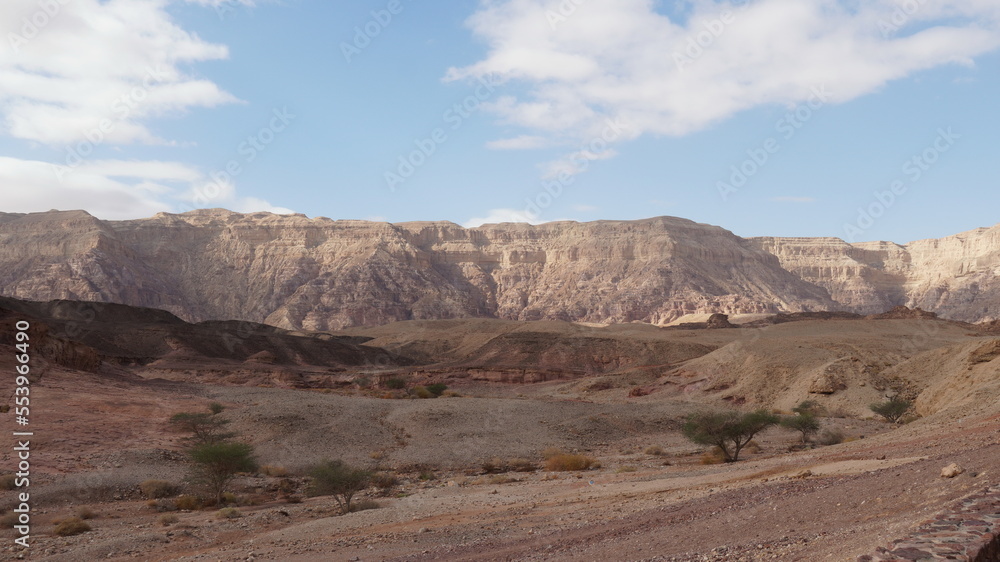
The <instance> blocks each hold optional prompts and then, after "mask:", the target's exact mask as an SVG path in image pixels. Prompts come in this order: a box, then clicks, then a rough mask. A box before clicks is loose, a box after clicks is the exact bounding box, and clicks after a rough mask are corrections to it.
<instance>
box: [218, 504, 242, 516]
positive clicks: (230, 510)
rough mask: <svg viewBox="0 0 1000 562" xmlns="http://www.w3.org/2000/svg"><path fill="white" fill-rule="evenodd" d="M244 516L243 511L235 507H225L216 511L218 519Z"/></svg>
mask: <svg viewBox="0 0 1000 562" xmlns="http://www.w3.org/2000/svg"><path fill="white" fill-rule="evenodd" d="M239 517H243V512H242V511H240V510H238V509H236V508H235V507H224V508H222V509H220V510H219V511H216V512H215V518H216V519H237V518H239Z"/></svg>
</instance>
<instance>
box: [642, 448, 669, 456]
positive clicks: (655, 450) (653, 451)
mask: <svg viewBox="0 0 1000 562" xmlns="http://www.w3.org/2000/svg"><path fill="white" fill-rule="evenodd" d="M643 452H644V453H646V454H647V455H652V456H654V457H661V456H663V454H664V453H663V447H660V446H659V445H652V446H649V447H646V450H645V451H643Z"/></svg>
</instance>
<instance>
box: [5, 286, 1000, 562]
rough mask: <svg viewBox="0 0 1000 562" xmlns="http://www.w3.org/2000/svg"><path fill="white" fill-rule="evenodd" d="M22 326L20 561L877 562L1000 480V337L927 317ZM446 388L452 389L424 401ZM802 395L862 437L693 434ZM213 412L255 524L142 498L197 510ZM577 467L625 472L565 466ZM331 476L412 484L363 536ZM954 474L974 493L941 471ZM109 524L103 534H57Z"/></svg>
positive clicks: (119, 314) (39, 306) (36, 309)
mask: <svg viewBox="0 0 1000 562" xmlns="http://www.w3.org/2000/svg"><path fill="white" fill-rule="evenodd" d="M0 309H2V312H0V369H2V371H3V372H7V373H13V371H14V367H15V365H16V362H15V356H16V354H17V353H18V352H17V351H16V350H15V349H14V347H12V345H13V343H14V341H13V338H12V334H13V332H14V326H15V323H16V322H17V321H18V320H28V321H30V322H31V324H32V328H31V331H30V334H31V337H32V340H31V341H32V345H33V346H34V347H32V348H31V349H32V354H33V355H32V362H31V365H32V372H33V373H34V374H33V377H34V379H33V380H32V384H31V400H32V402H31V403H32V418H31V424H32V425H31V429H32V430H33V431H34V432H35V436H33V437H32V438H31V450H32V458H31V461H32V462H31V486H30V492H31V501H32V513H31V547H30V548H28V549H26V550H25V549H23V548H21V547H19V546H16V545H15V544H14V543H13V540H14V538H15V537H16V534H15V532H14V531H13V530H12V529H5V530H4V531H3V534H4V537H5V544H4V545H3V546H2V547H0V559H3V560H14V559H28V560H51V561H60V560H64V561H79V560H206V561H207V560H213V561H214V560H227V561H228V560H288V561H311V560H344V561H350V560H360V561H374V560H399V561H418V560H419V561H422V560H595V561H597V560H622V561H626V560H627V561H640V560H649V561H652V560H678V561H680V560H684V561H688V560H690V561H694V560H720V561H722V560H726V561H729V560H735V561H739V560H802V561H812V560H855V559H856V557H857V556H859V555H863V554H866V553H871V552H873V551H874V550H875V549H877V548H879V547H885V546H888V545H890V543H892V541H893V540H895V539H899V538H901V537H904V536H906V535H908V534H909V533H911V532H912V531H913V530H914V529H915V528H917V527H918V526H919V525H920V524H921V523H923V522H925V521H927V520H928V519H930V518H932V517H933V516H935V515H937V514H940V513H945V512H948V511H949V510H952V509H954V506H955V505H956V502H958V501H959V500H961V499H962V498H965V497H967V496H969V495H971V494H975V493H979V492H982V491H983V490H985V489H987V488H989V487H991V486H996V485H997V484H998V483H1000V478H998V476H1000V474H998V472H997V468H996V467H997V466H1000V400H998V398H1000V376H998V370H1000V361H997V358H1000V339H998V338H997V336H996V335H994V334H993V333H992V332H991V331H990V329H989V328H988V327H984V326H976V325H971V324H964V323H958V322H949V321H945V320H939V319H935V318H931V317H928V316H926V315H921V314H919V313H916V312H912V311H898V310H897V311H895V312H894V313H892V314H887V315H880V316H875V317H867V318H863V317H855V316H852V315H834V314H830V315H823V314H813V315H809V314H803V315H790V316H782V317H771V318H763V319H761V318H755V319H753V320H754V321H753V322H749V323H745V324H742V325H739V326H736V325H733V326H729V327H717V328H710V327H708V325H707V324H706V323H704V322H702V323H691V324H685V325H681V326H674V327H666V328H664V327H655V326H650V325H644V324H624V325H609V326H599V325H581V324H573V323H569V322H514V321H501V320H440V321H422V322H398V323H394V324H389V325H385V326H381V327H376V328H352V329H350V330H346V331H343V332H317V333H310V332H294V331H284V330H278V329H274V328H270V327H266V326H263V325H254V324H249V323H235V322H234V323H202V324H187V323H184V322H181V321H180V320H178V319H176V318H174V317H172V316H171V315H169V314H165V313H160V314H158V313H154V312H152V311H149V310H146V309H135V308H129V307H120V306H115V305H89V304H81V303H68V302H62V303H47V304H46V303H27V302H23V301H14V300H12V299H8V300H5V301H4V302H2V303H0ZM81 310H82V311H85V312H86V314H80V312H81ZM81 316H82V317H85V318H86V320H85V321H80V319H79V318H78V317H81ZM709 324H711V323H709ZM13 380H14V377H13V375H11V376H9V377H6V378H5V379H4V385H5V386H4V392H5V394H7V395H9V396H10V400H9V403H11V404H12V403H13V399H14V391H13V388H14V385H13ZM393 380H403V381H404V382H405V388H402V389H400V388H390V387H391V386H394V385H392V383H391V382H390V381H393ZM432 383H441V384H446V385H447V386H448V392H446V393H445V394H444V395H443V396H441V397H439V398H433V399H418V398H414V397H413V395H412V393H411V392H409V391H408V390H407V389H412V388H413V387H416V386H420V385H428V384H432ZM897 394H898V395H901V396H906V397H909V398H912V399H913V400H914V405H915V406H914V411H913V414H912V415H910V416H908V417H907V418H906V419H905V420H904V421H905V422H906V423H900V424H891V423H888V422H886V421H884V420H881V419H879V418H878V417H877V416H875V415H874V414H873V413H872V412H871V410H870V409H869V408H868V405H869V404H871V403H873V402H877V401H880V400H883V399H884V398H885V397H886V396H890V395H897ZM803 400H813V401H815V402H817V403H819V405H821V406H822V407H823V413H822V415H821V417H820V420H821V423H822V428H823V431H824V432H826V434H828V435H829V434H833V433H837V432H839V433H840V439H837V440H835V441H840V442H839V443H832V444H827V445H820V444H819V443H813V444H812V445H809V446H802V445H801V444H800V436H799V434H797V433H794V432H790V431H788V430H786V429H782V428H771V429H768V430H767V431H765V432H764V433H762V434H759V435H758V436H756V437H755V439H754V445H753V446H752V447H751V448H749V449H748V451H747V452H746V453H745V454H744V455H742V456H741V458H740V460H739V461H738V462H734V463H717V462H714V461H713V460H711V458H710V455H706V451H708V447H705V446H702V445H698V444H695V443H692V442H690V441H688V440H687V439H685V438H684V437H683V435H682V434H681V432H680V428H681V425H682V423H683V421H684V419H685V417H686V416H688V415H689V414H692V413H695V412H701V411H706V410H725V409H736V410H749V409H756V408H765V409H767V410H769V411H774V412H779V413H782V414H790V411H791V408H793V407H795V405H797V404H799V403H800V402H802V401H803ZM211 403H219V404H221V405H223V406H224V407H225V409H224V411H223V412H222V413H221V414H218V415H219V416H223V417H224V418H225V419H226V420H228V422H229V423H228V429H230V430H232V431H233V432H234V433H236V434H238V435H239V436H240V439H242V440H245V441H246V442H248V443H250V444H252V445H253V446H254V448H255V452H256V455H257V459H258V461H259V464H260V465H261V466H262V467H263V466H266V467H269V468H268V469H266V470H265V469H261V470H259V471H256V472H253V473H245V474H241V475H240V476H239V477H238V478H237V479H236V480H235V482H234V483H233V485H232V486H231V488H232V491H233V493H234V496H235V498H236V499H235V500H234V504H236V505H235V507H236V508H237V509H238V515H239V516H238V517H234V518H219V516H218V515H217V512H218V511H219V506H214V507H210V508H203V509H190V510H178V509H176V506H175V505H174V504H173V503H172V502H173V500H172V499H171V498H163V499H161V500H151V499H149V498H147V497H145V496H144V495H143V493H142V492H141V491H140V484H141V483H142V482H143V481H146V480H150V479H160V480H166V481H169V482H172V483H175V484H176V485H177V486H179V493H183V494H197V493H198V490H197V489H196V487H195V486H194V485H193V484H190V483H187V482H186V479H187V474H188V472H189V462H188V461H187V458H186V455H185V449H184V442H183V440H182V435H180V434H178V432H177V431H175V430H173V429H172V428H171V425H170V424H169V420H170V417H171V416H172V415H174V414H176V413H178V412H198V411H207V408H208V406H209V404H211ZM4 418H5V420H6V421H5V423H6V424H7V425H6V426H5V427H6V428H7V429H8V430H9V431H16V430H17V427H16V426H15V425H14V420H13V414H12V412H9V413H6V414H4ZM12 439H13V438H12ZM819 440H820V439H819V438H817V439H816V441H819ZM13 445H14V443H13V440H12V441H11V447H13ZM553 448H555V449H559V450H561V451H563V452H566V453H577V454H582V455H586V456H589V457H591V458H593V459H595V460H596V461H597V462H598V463H599V466H597V467H592V468H590V469H588V470H582V471H559V470H556V471H550V470H545V469H544V455H545V451H546V450H547V449H548V450H551V449H553ZM5 458H10V457H8V456H6V455H5ZM323 459H342V460H343V461H345V462H347V463H350V464H353V465H357V466H362V467H366V468H370V469H372V470H376V471H379V472H381V473H382V474H386V475H391V476H392V477H393V479H394V480H395V482H394V483H393V484H392V485H387V486H385V487H383V488H379V487H375V486H373V487H370V488H369V489H366V490H365V491H363V492H361V493H360V494H359V496H358V498H356V500H371V502H367V503H368V506H369V507H375V508H373V509H365V510H361V511H356V512H353V513H349V514H346V515H342V514H340V513H339V511H338V509H337V505H336V503H335V502H334V500H333V498H331V497H329V496H319V497H310V496H309V495H308V494H306V490H307V478H306V473H307V470H308V467H309V466H310V465H312V464H313V463H316V462H318V461H321V460H323ZM505 463H510V464H513V465H517V466H518V468H520V469H521V471H516V470H512V471H505V470H504V469H503V468H497V466H498V465H504V464H505ZM706 463H708V464H706ZM951 463H957V464H958V465H960V466H961V467H962V468H963V469H964V471H963V472H962V473H961V474H959V475H957V476H955V477H954V478H943V477H941V469H942V468H943V467H945V466H946V465H949V464H951ZM5 464H6V465H7V466H5V467H3V470H2V472H4V473H9V472H13V469H14V468H15V464H14V462H13V460H8V461H6V462H5ZM268 473H270V475H269V474H268ZM17 493H19V490H8V491H4V492H2V495H0V501H2V503H0V507H2V508H3V509H4V510H5V511H6V512H9V510H11V509H12V508H13V507H14V506H15V504H16V494H17ZM372 502H374V503H372ZM376 506H377V507H376ZM84 512H89V513H87V515H88V516H89V517H88V518H87V524H88V525H89V527H90V529H91V530H90V531H88V532H84V533H82V534H77V535H73V536H59V535H57V534H56V533H55V532H54V528H55V522H56V521H58V520H60V519H64V518H66V517H69V516H73V515H80V514H81V513H84ZM165 515H169V516H171V517H165Z"/></svg>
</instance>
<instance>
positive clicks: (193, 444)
mask: <svg viewBox="0 0 1000 562" xmlns="http://www.w3.org/2000/svg"><path fill="white" fill-rule="evenodd" d="M209 410H210V411H211V413H205V412H181V413H178V414H174V415H173V416H172V417H171V418H170V425H171V427H173V428H174V429H176V430H178V431H183V432H186V433H189V434H190V435H189V436H188V437H187V438H186V441H187V453H188V457H189V458H190V459H191V462H192V463H193V465H194V466H193V467H192V480H193V481H195V482H198V483H201V484H204V485H205V487H207V488H208V489H209V491H210V492H211V493H212V494H214V495H215V501H216V503H222V498H223V495H224V494H225V492H226V487H227V486H228V485H229V483H230V482H231V481H232V480H233V478H235V477H236V475H237V474H239V473H241V472H252V471H254V470H257V461H256V459H255V458H254V455H253V447H252V446H251V445H248V444H246V443H239V442H235V441H232V439H233V438H234V437H235V436H236V434H235V433H230V432H227V431H224V429H225V427H226V425H227V424H228V423H229V420H226V419H223V418H221V417H219V416H218V414H219V413H221V412H222V410H223V407H222V405H221V404H218V403H214V402H213V403H212V404H211V405H210V406H209Z"/></svg>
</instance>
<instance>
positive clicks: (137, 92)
mask: <svg viewBox="0 0 1000 562" xmlns="http://www.w3.org/2000/svg"><path fill="white" fill-rule="evenodd" d="M167 76H168V71H167V70H165V69H164V68H163V67H157V68H147V69H146V77H145V78H143V80H142V83H141V84H139V85H137V86H135V87H133V88H132V89H131V90H129V91H128V92H126V93H124V94H122V95H121V96H119V97H118V98H117V99H115V100H114V101H113V102H112V103H111V106H110V108H109V111H110V114H111V117H109V118H104V119H101V120H100V121H99V122H98V123H96V124H95V125H94V127H93V128H90V129H85V130H83V131H81V135H82V136H83V138H84V140H82V141H80V142H78V143H77V144H75V145H69V146H67V147H66V159H65V160H64V162H65V164H64V165H59V164H53V165H52V171H53V172H55V174H56V178H58V179H59V181H62V180H63V179H64V178H65V177H66V176H67V175H68V174H70V173H71V172H72V171H73V170H75V169H77V168H78V167H80V165H81V164H83V163H84V162H85V161H86V160H87V158H88V157H90V155H91V154H93V153H94V150H96V149H97V147H98V146H100V145H101V144H103V143H104V141H105V140H106V139H107V137H108V135H110V134H111V133H113V132H114V131H115V129H116V128H117V127H118V125H119V124H121V123H122V122H123V121H125V120H126V119H128V118H129V116H130V115H132V113H133V112H134V111H135V110H136V108H138V107H139V106H140V105H141V104H142V103H143V102H144V101H145V100H146V98H148V97H149V91H150V90H151V89H152V88H153V86H155V85H156V84H157V83H160V82H163V81H165V80H166V78H167Z"/></svg>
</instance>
